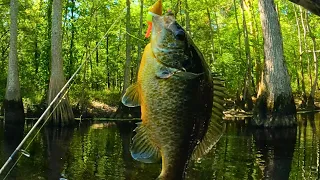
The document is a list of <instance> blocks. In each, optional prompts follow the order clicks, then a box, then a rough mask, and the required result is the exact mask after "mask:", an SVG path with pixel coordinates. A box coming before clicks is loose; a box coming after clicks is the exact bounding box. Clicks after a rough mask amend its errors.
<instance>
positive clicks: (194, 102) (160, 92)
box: [122, 15, 224, 180]
mask: <svg viewBox="0 0 320 180" xmlns="http://www.w3.org/2000/svg"><path fill="white" fill-rule="evenodd" d="M215 81H217V82H218V84H222V83H220V81H219V80H218V79H217V78H215ZM215 84H216V83H215ZM215 87H216V88H215ZM213 92H217V94H219V95H220V96H219V97H214V94H213ZM223 94H224V92H223V88H220V85H219V87H217V86H215V85H214V83H213V80H212V76H211V72H210V71H209V68H208V66H207V64H206V62H205V61H204V59H203V56H202V54H201V53H200V52H199V50H198V49H197V48H196V47H195V45H194V44H193V42H192V40H191V39H190V37H189V36H188V35H187V34H186V33H185V31H184V30H183V29H182V28H181V26H180V25H178V24H177V23H176V22H175V19H174V18H173V16H171V15H166V16H159V17H156V18H154V19H153V27H152V39H151V43H149V44H148V45H147V46H146V47H145V50H144V53H143V57H142V59H141V63H140V67H139V72H138V78H137V82H136V83H135V84H134V85H132V86H130V87H129V88H128V89H127V91H126V93H125V95H124V96H123V98H122V102H123V103H124V104H125V105H127V106H129V107H134V106H137V105H140V106H141V119H142V123H140V124H139V125H138V127H137V128H136V130H135V131H136V135H135V136H134V137H133V143H132V147H131V155H132V157H133V158H134V159H136V160H139V161H141V162H145V163H153V162H157V161H158V160H159V159H161V160H162V170H161V174H160V176H159V177H158V179H163V180H173V179H175V180H179V179H184V176H185V170H186V167H187V165H188V161H189V160H190V159H191V156H192V158H194V159H197V158H199V157H201V156H202V155H203V154H205V153H207V152H208V151H209V150H210V149H211V148H212V146H213V144H215V143H216V142H217V141H218V139H219V138H220V136H221V134H222V131H223V130H222V129H223V128H222V125H221V121H220V120H221V119H222V118H221V116H222V114H223V113H222V110H223V108H221V107H222V105H223V100H222V95H223ZM214 99H217V100H219V101H216V100H215V101H214ZM213 102H215V103H213ZM213 104H215V106H216V107H218V108H215V109H214V110H215V111H212V108H213ZM211 114H212V117H214V118H215V119H214V120H211ZM209 128H210V129H209Z"/></svg>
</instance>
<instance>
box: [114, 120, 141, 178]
mask: <svg viewBox="0 0 320 180" xmlns="http://www.w3.org/2000/svg"><path fill="white" fill-rule="evenodd" d="M116 125H117V128H118V130H119V134H120V138H121V144H122V158H123V162H124V168H125V171H124V177H125V179H127V180H129V179H131V177H132V174H133V173H134V168H133V165H132V164H133V159H132V157H131V153H130V143H131V138H132V136H133V130H134V128H135V127H136V125H135V123H127V122H118V123H116Z"/></svg>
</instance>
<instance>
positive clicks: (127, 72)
mask: <svg viewBox="0 0 320 180" xmlns="http://www.w3.org/2000/svg"><path fill="white" fill-rule="evenodd" d="M126 31H127V33H126V63H125V69H124V82H123V90H122V95H124V93H125V92H126V89H127V88H128V87H129V85H130V65H131V43H130V35H129V34H131V30H130V0H127V14H126Z"/></svg>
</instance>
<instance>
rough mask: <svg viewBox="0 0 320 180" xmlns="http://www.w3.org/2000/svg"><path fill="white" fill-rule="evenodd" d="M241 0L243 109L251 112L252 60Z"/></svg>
mask: <svg viewBox="0 0 320 180" xmlns="http://www.w3.org/2000/svg"><path fill="white" fill-rule="evenodd" d="M243 3H244V2H243V0H242V1H241V2H240V5H241V10H242V25H243V35H244V44H245V52H246V60H247V64H246V74H245V77H244V83H243V85H244V87H243V100H242V101H243V105H244V106H243V107H242V109H244V110H245V111H251V110H252V108H253V102H252V97H251V96H252V93H251V84H252V76H251V67H252V59H251V53H250V45H249V35H248V28H247V22H246V16H245V12H244V4H243Z"/></svg>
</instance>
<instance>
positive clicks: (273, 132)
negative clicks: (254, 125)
mask: <svg viewBox="0 0 320 180" xmlns="http://www.w3.org/2000/svg"><path fill="white" fill-rule="evenodd" d="M296 134H297V129H296V127H293V128H284V129H283V128H265V129H254V130H253V137H254V141H255V144H256V148H257V152H258V153H257V156H256V158H257V159H258V161H259V162H260V163H259V167H260V169H261V171H262V178H263V179H275V180H278V179H279V180H283V179H288V178H289V174H290V171H291V162H292V158H293V153H294V148H295V143H296Z"/></svg>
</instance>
